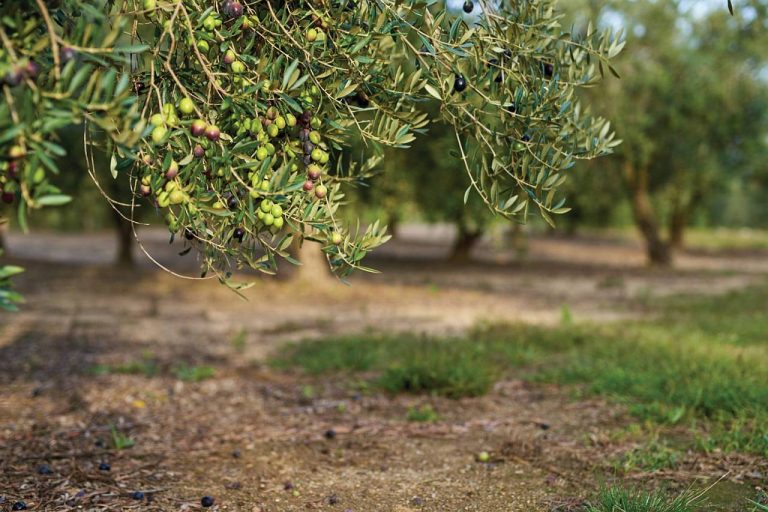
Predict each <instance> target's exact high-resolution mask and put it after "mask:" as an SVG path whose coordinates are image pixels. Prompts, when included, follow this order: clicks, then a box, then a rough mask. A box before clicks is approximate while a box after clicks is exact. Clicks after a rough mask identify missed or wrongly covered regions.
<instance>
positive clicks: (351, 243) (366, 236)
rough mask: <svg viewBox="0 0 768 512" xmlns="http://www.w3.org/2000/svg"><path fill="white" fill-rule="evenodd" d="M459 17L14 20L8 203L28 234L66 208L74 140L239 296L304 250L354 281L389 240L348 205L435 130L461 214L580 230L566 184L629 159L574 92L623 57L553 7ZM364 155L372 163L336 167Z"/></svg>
mask: <svg viewBox="0 0 768 512" xmlns="http://www.w3.org/2000/svg"><path fill="white" fill-rule="evenodd" d="M454 3H455V2H451V5H448V7H449V8H450V9H446V6H445V5H444V4H443V3H442V2H438V1H436V0H426V1H425V0H402V1H392V0H371V1H354V0H289V1H277V0H251V1H242V2H241V1H235V0H225V1H223V2H221V3H218V2H217V3H214V2H207V1H203V0H143V1H138V0H104V1H100V2H86V1H80V0H19V1H17V2H13V3H12V5H11V4H9V3H8V2H3V4H2V5H1V6H0V39H1V40H2V41H1V42H2V50H1V52H0V76H2V77H3V84H2V89H3V98H4V101H3V102H2V103H0V155H3V163H2V167H0V169H1V170H0V187H2V194H3V195H2V198H3V199H4V200H5V201H6V202H13V203H14V204H15V205H16V208H17V219H18V223H19V225H20V226H21V227H22V228H23V227H24V226H25V225H26V219H27V217H28V215H29V214H30V213H31V212H33V211H34V210H36V209H38V208H41V207H45V206H54V205H61V204H64V203H66V202H68V201H69V200H70V198H69V197H67V196H65V195H63V194H61V193H60V190H59V188H57V186H56V180H57V175H58V174H59V173H61V172H66V169H59V167H58V166H57V163H56V157H57V156H60V155H63V154H64V153H66V151H67V148H65V147H63V146H62V145H61V144H59V143H58V139H57V133H58V132H59V131H60V130H61V129H62V128H64V127H67V126H71V125H81V126H83V128H84V129H83V134H82V135H83V136H82V139H83V144H84V145H85V147H86V152H85V154H86V163H87V164H88V165H87V168H88V169H89V170H88V172H89V174H91V175H93V176H96V173H95V172H94V171H93V152H94V148H101V149H102V150H104V151H106V152H107V153H108V154H109V155H111V158H110V171H111V173H112V176H113V179H116V180H124V181H125V182H127V183H128V184H129V186H130V190H132V191H133V193H132V194H131V195H130V197H129V198H128V199H127V200H126V199H121V198H115V197H111V196H110V195H109V194H108V193H107V192H106V191H107V187H106V186H105V185H104V184H103V183H100V184H99V186H100V188H101V189H102V190H104V191H105V192H104V196H105V198H106V200H107V201H109V202H110V203H111V204H112V205H113V206H115V207H118V206H121V207H123V208H126V209H127V211H128V213H127V214H126V216H127V217H128V219H131V216H132V213H131V212H134V211H136V210H137V209H139V208H150V209H152V208H154V209H157V210H158V211H160V212H162V214H163V216H164V218H165V220H166V222H167V224H168V227H169V230H170V232H171V233H172V236H183V237H185V239H186V243H188V244H189V247H190V250H192V249H194V250H196V251H199V253H200V254H201V256H202V261H203V263H202V271H201V274H202V275H203V276H208V277H214V276H215V277H218V278H219V279H221V280H222V282H225V283H228V284H229V285H230V286H232V287H233V288H236V289H237V288H239V287H240V286H241V285H239V284H237V283H234V282H231V280H230V278H231V275H232V272H233V271H234V270H235V269H237V268H239V267H251V268H255V269H258V270H261V271H263V272H274V271H275V268H276V264H277V260H278V257H283V258H286V259H289V260H290V259H291V258H290V255H289V254H288V253H287V252H286V251H287V248H288V247H289V245H290V244H291V242H292V240H293V239H294V238H297V239H304V240H311V241H314V242H317V243H319V244H321V245H322V248H323V251H324V252H325V254H326V256H327V260H328V263H329V266H330V268H331V269H332V270H334V271H335V272H336V273H337V274H338V275H340V276H342V277H343V276H345V275H347V274H348V273H349V272H350V271H352V270H354V269H365V267H364V266H363V265H362V260H363V258H364V256H365V254H366V253H367V252H369V251H370V250H371V249H373V248H374V247H376V246H377V245H379V244H381V243H383V242H384V241H386V239H387V235H386V231H385V228H384V227H383V226H382V225H381V224H380V223H373V224H371V225H369V226H367V227H364V228H351V227H348V226H345V225H343V224H342V223H341V222H340V220H339V216H338V207H339V205H340V204H341V203H342V202H343V200H344V191H345V187H346V186H348V185H354V184H355V183H359V182H361V181H363V180H365V179H366V178H367V177H369V176H370V174H371V172H372V171H373V170H374V169H375V168H376V166H377V164H378V163H379V162H380V160H381V155H382V148H384V147H387V146H390V147H399V148H407V147H408V146H409V145H410V144H411V143H412V142H413V141H414V139H415V137H416V136H418V135H419V134H421V133H424V132H425V131H426V130H427V129H428V125H429V124H430V122H432V121H439V122H442V123H445V124H447V125H448V126H449V127H450V129H451V130H452V131H453V134H454V138H455V141H456V146H455V147H456V150H457V154H458V157H457V158H458V159H459V160H460V162H461V164H462V167H463V168H464V170H465V172H466V173H467V176H468V177H469V181H470V187H468V189H467V195H469V194H470V193H474V194H477V196H478V197H479V198H480V200H482V201H483V203H485V205H486V206H487V207H488V208H489V209H490V211H492V212H495V213H497V214H499V215H502V216H505V217H509V218H525V217H526V216H527V215H529V213H531V212H533V211H537V212H538V213H539V214H540V215H542V216H543V217H544V218H545V219H546V220H547V221H548V222H552V218H553V216H554V215H557V214H561V213H564V212H566V211H567V208H566V207H565V206H564V203H563V199H562V198H561V197H560V196H559V194H558V190H559V188H560V186H561V184H562V183H563V180H564V179H565V174H566V173H565V172H564V171H566V170H567V169H569V168H570V167H571V166H572V165H573V164H574V163H575V162H576V161H578V160H582V159H590V158H593V157H596V156H599V155H603V154H606V153H609V152H610V151H611V150H612V148H613V147H614V146H615V145H617V144H618V142H617V141H616V140H615V138H614V135H613V132H612V131H611V128H610V125H609V123H608V122H607V121H606V120H604V119H602V118H600V117H595V116H592V115H590V114H589V111H588V109H587V108H586V107H584V106H582V105H581V104H580V102H579V101H578V100H577V98H576V91H577V90H578V89H580V88H583V87H588V86H592V85H594V84H595V83H596V82H597V81H599V79H600V77H601V76H602V75H603V73H604V72H607V71H608V70H610V69H612V68H611V64H610V62H609V61H610V59H611V58H613V57H614V56H616V55H617V54H618V53H619V52H620V50H621V48H622V46H623V42H622V41H621V39H620V38H619V37H616V35H615V34H613V33H612V32H611V31H601V32H598V31H595V30H589V31H587V32H586V33H584V34H582V35H580V36H579V37H572V36H571V35H569V34H568V33H565V32H563V31H562V30H561V27H560V23H559V20H560V16H559V14H558V11H557V9H556V5H555V1H554V0H520V1H517V0H515V1H506V2H498V3H497V2H492V3H490V4H489V3H486V1H485V0H469V1H466V2H464V3H463V4H462V6H461V10H460V11H457V9H456V6H455V5H452V4H454ZM449 11H450V12H449ZM499 78H500V79H499ZM426 100H435V101H437V102H439V104H440V108H439V114H438V115H437V116H430V115H429V114H428V113H426V112H425V111H423V109H422V108H421V107H422V105H423V104H424V102H425V101H426ZM356 139H359V140H361V141H362V144H363V145H364V147H365V148H366V152H365V155H364V156H363V157H362V158H356V159H354V160H350V159H348V158H347V159H345V158H341V156H342V155H343V154H344V153H345V151H346V150H347V149H348V148H349V146H350V144H351V143H352V141H353V140H356Z"/></svg>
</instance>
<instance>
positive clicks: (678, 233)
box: [669, 203, 689, 251]
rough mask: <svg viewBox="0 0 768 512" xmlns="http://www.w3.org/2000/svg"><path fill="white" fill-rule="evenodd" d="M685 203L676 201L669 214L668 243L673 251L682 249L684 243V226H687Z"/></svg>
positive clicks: (686, 207)
mask: <svg viewBox="0 0 768 512" xmlns="http://www.w3.org/2000/svg"><path fill="white" fill-rule="evenodd" d="M688 211H689V208H688V206H687V205H685V206H683V205H681V204H679V203H676V204H675V206H674V208H673V209H672V213H671V214H670V216H669V244H670V245H671V246H672V249H674V250H675V251H679V250H682V248H683V245H684V244H685V228H686V227H687V226H688Z"/></svg>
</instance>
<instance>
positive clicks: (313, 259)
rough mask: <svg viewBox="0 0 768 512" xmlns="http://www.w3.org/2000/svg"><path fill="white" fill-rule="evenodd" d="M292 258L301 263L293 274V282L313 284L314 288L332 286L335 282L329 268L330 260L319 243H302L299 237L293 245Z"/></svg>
mask: <svg viewBox="0 0 768 512" xmlns="http://www.w3.org/2000/svg"><path fill="white" fill-rule="evenodd" d="M291 256H292V257H293V258H294V259H296V260H298V261H299V262H301V265H297V266H296V267H295V268H294V269H293V272H292V273H291V280H293V281H301V282H307V283H312V286H315V287H317V286H330V285H331V284H332V283H333V282H334V281H335V279H334V277H333V274H331V272H330V268H329V267H328V259H327V258H326V257H325V253H323V250H322V247H321V246H320V244H318V243H317V242H312V241H309V240H304V241H300V239H299V238H298V237H297V238H295V239H294V241H293V244H292V245H291Z"/></svg>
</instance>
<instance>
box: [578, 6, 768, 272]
mask: <svg viewBox="0 0 768 512" xmlns="http://www.w3.org/2000/svg"><path fill="white" fill-rule="evenodd" d="M585 3H586V4H587V5H588V6H589V7H591V12H589V10H588V11H587V12H589V14H591V16H590V18H591V19H597V20H601V19H603V20H604V19H606V18H609V19H611V20H616V19H620V20H621V24H622V26H624V27H625V28H626V29H627V32H628V34H629V35H628V36H627V40H628V44H629V45H631V47H632V51H631V52H628V54H627V55H626V58H624V59H622V61H621V63H619V65H618V66H617V67H618V69H619V71H620V73H621V75H622V80H621V81H617V82H612V83H610V84H607V87H605V88H603V89H601V91H600V93H599V94H590V93H588V95H589V96H590V97H591V98H592V100H593V102H594V103H595V104H597V107H596V108H598V109H599V110H600V111H601V112H606V113H607V114H608V115H610V116H611V118H612V119H615V120H616V121H617V123H618V124H619V128H618V129H617V130H618V133H619V136H620V137H621V138H622V140H623V144H622V146H621V147H620V148H619V149H618V150H617V151H616V154H615V155H613V156H611V157H610V158H608V159H605V160H603V161H601V162H600V166H599V168H597V167H598V166H592V168H590V169H588V172H589V173H592V174H593V175H594V174H599V175H600V180H601V182H602V183H601V184H600V188H599V189H597V188H590V190H594V191H596V192H598V195H599V196H600V197H599V198H598V199H596V200H594V201H592V204H591V205H590V206H591V207H592V208H594V207H595V206H600V205H602V206H603V207H602V208H600V209H598V210H597V211H601V210H602V211H603V212H604V211H605V210H610V207H611V206H614V205H617V204H620V203H621V199H620V198H621V196H622V195H624V196H626V199H627V203H628V204H629V206H630V209H631V211H632V215H633V218H634V222H635V224H636V226H637V228H638V231H639V232H640V234H641V235H642V237H643V239H644V241H645V245H646V252H647V256H648V261H649V262H650V263H652V264H657V265H667V264H670V263H671V262H672V256H673V250H674V249H677V248H679V247H680V246H681V245H682V243H683V234H684V230H685V228H686V227H687V226H688V224H689V223H690V221H691V218H692V217H693V215H694V214H695V213H696V212H697V211H698V210H700V209H701V207H702V206H703V205H705V204H706V203H707V201H709V200H711V199H712V198H713V197H715V196H716V194H717V193H718V192H719V191H720V190H722V189H724V188H726V186H727V184H728V183H730V182H732V180H734V179H735V178H738V179H750V177H751V176H754V175H755V173H756V171H757V170H758V169H760V168H762V167H763V160H764V158H763V155H764V154H765V150H766V138H765V134H766V131H767V130H768V94H767V90H766V87H765V84H764V78H763V77H762V76H761V73H762V70H763V69H764V62H765V60H764V59H765V56H764V52H763V51H762V49H763V48H764V47H765V43H767V42H768V40H766V36H765V31H764V30H762V24H763V23H764V20H765V13H766V10H767V9H768V3H767V2H765V1H764V0H749V1H747V0H745V1H744V2H742V4H740V5H747V4H749V5H750V6H751V7H752V8H753V10H754V11H753V12H754V15H751V16H750V15H747V10H745V9H738V12H736V17H735V18H731V17H729V16H727V14H726V13H725V12H724V11H723V10H714V11H712V12H711V13H707V14H696V13H693V12H691V11H690V9H689V8H688V5H689V4H686V3H685V2H682V1H678V0H670V1H667V2H654V1H651V0H640V1H633V2H629V1H625V0H588V1H587V2H585ZM572 7H574V6H572ZM583 12H584V11H580V12H578V13H577V15H578V14H581V13H583ZM586 23H587V22H586V21H584V23H583V24H584V25H585V26H586ZM758 48H760V50H758ZM606 175H607V176H606ZM574 181H576V180H574ZM581 181H583V182H586V180H581ZM587 183H588V182H587ZM592 187H594V185H592ZM582 192H585V191H582ZM606 197H607V198H609V199H612V202H608V203H607V204H606V203H604V199H603V198H606Z"/></svg>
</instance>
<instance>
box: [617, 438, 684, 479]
mask: <svg viewBox="0 0 768 512" xmlns="http://www.w3.org/2000/svg"><path fill="white" fill-rule="evenodd" d="M679 460H680V452H679V451H677V450H675V449H674V448H671V447H669V446H667V444H666V443H664V442H660V441H658V440H651V441H650V442H648V443H645V444H643V445H640V446H638V447H636V448H634V449H633V450H630V451H628V452H626V453H625V454H624V455H622V456H621V457H620V458H619V460H617V461H616V463H615V464H614V468H615V469H616V470H618V471H623V472H630V471H636V470H641V471H658V470H660V469H672V468H675V467H677V464H678V462H679Z"/></svg>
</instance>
